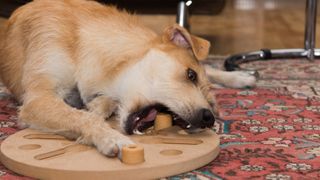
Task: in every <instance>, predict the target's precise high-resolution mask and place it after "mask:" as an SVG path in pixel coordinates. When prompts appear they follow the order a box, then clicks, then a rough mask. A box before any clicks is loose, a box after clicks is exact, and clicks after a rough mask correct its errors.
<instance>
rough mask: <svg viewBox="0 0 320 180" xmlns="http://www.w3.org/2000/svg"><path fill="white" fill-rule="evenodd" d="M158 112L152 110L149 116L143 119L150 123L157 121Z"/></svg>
mask: <svg viewBox="0 0 320 180" xmlns="http://www.w3.org/2000/svg"><path fill="white" fill-rule="evenodd" d="M157 113H158V111H157V110H156V109H151V110H150V111H149V113H148V115H147V116H146V117H145V118H143V119H142V121H143V122H149V121H153V120H155V119H156V116H157Z"/></svg>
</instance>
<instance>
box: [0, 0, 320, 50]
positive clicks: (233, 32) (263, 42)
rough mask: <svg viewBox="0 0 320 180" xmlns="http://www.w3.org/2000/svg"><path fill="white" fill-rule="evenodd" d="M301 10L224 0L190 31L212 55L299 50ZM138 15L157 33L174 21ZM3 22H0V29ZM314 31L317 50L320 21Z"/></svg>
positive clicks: (297, 4)
mask: <svg viewBox="0 0 320 180" xmlns="http://www.w3.org/2000/svg"><path fill="white" fill-rule="evenodd" d="M319 6H320V5H319ZM304 11H305V1H304V0H281V1H279V0H259V1H257V0H227V5H226V7H225V9H224V10H223V12H222V13H221V14H219V15H215V16H206V15H205V16H199V15H195V16H192V17H191V18H190V24H191V32H192V33H194V34H197V35H200V36H202V37H205V38H207V39H208V40H210V41H211V42H212V49H211V53H212V54H216V55H227V54H232V53H238V52H243V51H252V50H259V49H261V48H303V39H304ZM318 12H319V13H320V11H319V10H318ZM139 16H141V18H142V20H143V21H144V22H145V23H146V24H148V25H149V26H150V27H152V28H153V29H155V30H156V31H157V32H161V31H162V29H163V28H164V27H165V26H167V25H170V24H172V23H174V22H175V16H173V15H139ZM3 22H4V19H0V28H3V27H2V25H3ZM317 29H318V30H317V35H318V38H317V44H318V45H317V47H320V21H318V23H317Z"/></svg>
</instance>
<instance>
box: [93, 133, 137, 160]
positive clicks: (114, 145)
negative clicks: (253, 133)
mask: <svg viewBox="0 0 320 180" xmlns="http://www.w3.org/2000/svg"><path fill="white" fill-rule="evenodd" d="M94 144H95V146H96V147H97V149H98V151H99V152H101V153H102V154H104V155H106V156H109V157H115V156H118V158H119V159H122V154H121V149H122V147H123V146H128V145H131V144H134V142H133V141H131V140H130V139H129V138H128V137H126V136H124V135H122V134H117V135H112V136H108V135H106V136H103V137H102V138H99V139H98V140H96V142H94Z"/></svg>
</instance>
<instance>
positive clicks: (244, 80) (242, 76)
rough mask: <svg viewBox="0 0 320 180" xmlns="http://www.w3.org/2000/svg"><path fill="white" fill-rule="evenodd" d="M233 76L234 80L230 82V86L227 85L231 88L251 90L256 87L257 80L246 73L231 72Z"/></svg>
mask: <svg viewBox="0 0 320 180" xmlns="http://www.w3.org/2000/svg"><path fill="white" fill-rule="evenodd" d="M230 74H232V77H233V78H232V80H230V81H229V83H228V84H225V85H226V86H228V87H231V88H248V87H249V88H251V87H254V86H255V85H256V82H257V78H256V77H255V76H254V75H252V74H250V73H249V72H246V71H233V72H230Z"/></svg>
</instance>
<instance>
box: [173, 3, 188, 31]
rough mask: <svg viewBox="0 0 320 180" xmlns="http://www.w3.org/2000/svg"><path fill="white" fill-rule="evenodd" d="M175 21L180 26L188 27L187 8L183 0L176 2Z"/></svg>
mask: <svg viewBox="0 0 320 180" xmlns="http://www.w3.org/2000/svg"><path fill="white" fill-rule="evenodd" d="M176 22H177V23H178V24H179V25H180V26H182V27H184V28H186V29H189V9H188V6H187V5H186V2H185V1H180V2H179V3H178V12H177V19H176Z"/></svg>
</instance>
